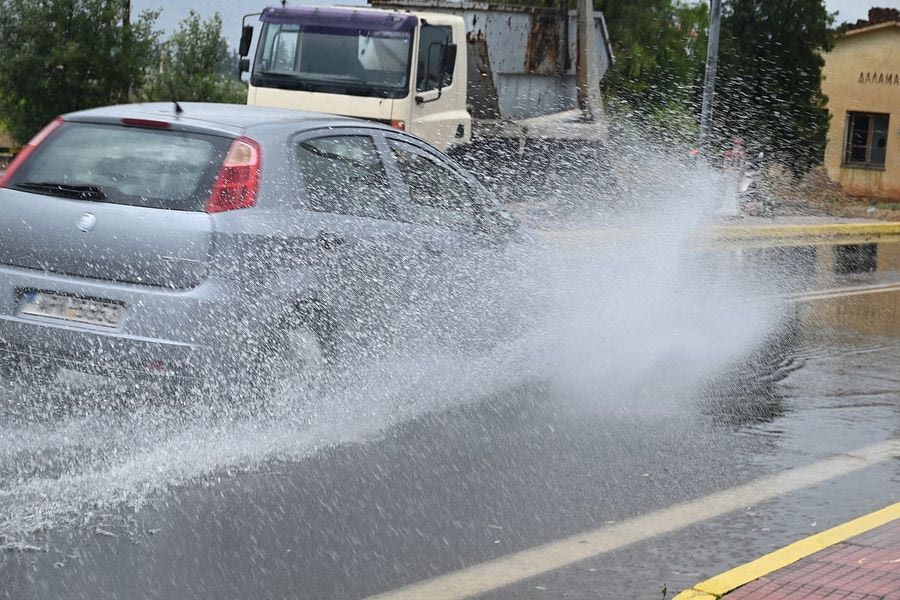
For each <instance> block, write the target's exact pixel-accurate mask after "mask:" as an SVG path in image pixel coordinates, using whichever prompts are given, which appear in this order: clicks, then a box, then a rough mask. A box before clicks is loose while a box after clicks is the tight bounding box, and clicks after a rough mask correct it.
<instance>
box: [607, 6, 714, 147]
mask: <svg viewBox="0 0 900 600" xmlns="http://www.w3.org/2000/svg"><path fill="white" fill-rule="evenodd" d="M595 6H596V8H597V9H599V10H602V11H603V14H604V17H605V18H606V22H607V27H608V28H609V36H610V39H611V41H612V44H613V50H614V51H615V54H616V64H615V65H614V67H613V68H611V69H610V70H609V72H608V73H607V75H606V77H605V79H604V83H603V85H604V91H605V94H606V96H607V99H608V100H609V101H610V102H611V104H612V107H613V108H614V107H615V105H616V104H617V103H622V104H624V105H625V106H626V107H627V109H628V111H629V112H631V113H633V114H635V115H636V116H637V117H638V118H639V119H640V120H642V121H644V122H646V123H649V124H651V125H656V126H657V127H658V129H669V130H671V129H672V128H673V126H674V128H676V129H678V130H679V133H681V134H682V135H683V136H693V135H694V134H695V131H696V128H697V125H696V113H697V112H698V109H697V104H698V101H699V98H700V91H701V85H702V70H703V64H704V62H705V60H706V40H707V29H708V24H709V9H708V7H707V5H706V4H703V3H699V4H694V3H683V2H679V1H675V0H629V1H627V2H626V1H624V0H601V1H597V2H595Z"/></svg>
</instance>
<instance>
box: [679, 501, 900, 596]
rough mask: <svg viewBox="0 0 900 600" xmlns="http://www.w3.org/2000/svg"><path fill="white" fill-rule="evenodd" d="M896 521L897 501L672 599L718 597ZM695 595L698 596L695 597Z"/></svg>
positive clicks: (899, 505) (899, 512)
mask: <svg viewBox="0 0 900 600" xmlns="http://www.w3.org/2000/svg"><path fill="white" fill-rule="evenodd" d="M896 519H900V502H898V503H896V504H892V505H890V506H888V507H886V508H882V509H881V510H877V511H875V512H873V513H869V514H867V515H864V516H862V517H859V518H858V519H854V520H852V521H850V522H848V523H844V524H843V525H838V526H837V527H833V528H831V529H828V530H827V531H823V532H821V533H817V534H815V535H812V536H809V537H808V538H805V539H802V540H800V541H798V542H794V543H793V544H791V545H790V546H785V547H784V548H781V549H780V550H776V551H775V552H772V553H771V554H767V555H765V556H763V557H761V558H758V559H756V560H754V561H752V562H749V563H747V564H744V565H741V566H739V567H735V568H734V569H731V570H730V571H726V572H724V573H722V574H721V575H716V576H715V577H712V578H710V579H707V580H706V581H702V582H700V583H698V584H697V585H695V586H694V587H693V588H691V589H689V590H685V591H683V592H681V593H680V594H678V595H677V596H675V599H674V600H698V599H700V598H720V597H722V596H724V595H725V594H727V593H728V592H730V591H732V590H734V589H737V588H739V587H741V586H742V585H744V584H747V583H750V582H751V581H756V580H757V579H759V578H760V577H763V576H764V575H768V574H769V573H772V572H774V571H777V570H778V569H782V568H784V567H786V566H787V565H789V564H792V563H795V562H797V561H798V560H800V559H801V558H806V557H807V556H809V555H811V554H815V553H816V552H819V551H820V550H824V549H825V548H828V547H829V546H833V545H835V544H837V543H840V542H843V541H845V540H848V539H850V538H852V537H855V536H857V535H860V534H862V533H865V532H867V531H870V530H872V529H875V528H876V527H880V526H881V525H884V524H886V523H890V522H891V521H895V520H896ZM698 594H699V595H698Z"/></svg>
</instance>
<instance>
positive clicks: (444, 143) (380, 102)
mask: <svg viewBox="0 0 900 600" xmlns="http://www.w3.org/2000/svg"><path fill="white" fill-rule="evenodd" d="M259 20H260V21H261V24H262V27H261V30H260V33H259V37H258V41H257V45H256V54H255V57H254V60H253V63H252V68H251V69H250V81H249V84H250V85H249V91H248V96H247V103H248V104H253V105H258V106H271V107H277V108H293V109H299V110H310V111H317V112H327V113H333V114H340V115H346V116H351V117H361V118H366V119H372V120H377V121H381V122H384V123H388V124H391V125H393V126H394V127H397V128H399V129H404V130H406V131H409V132H411V133H414V134H416V135H418V136H420V137H422V138H424V139H427V140H428V141H430V142H431V143H433V144H434V145H436V146H437V147H439V148H441V149H444V150H446V149H449V148H450V147H451V146H453V145H455V144H465V143H468V141H469V139H470V137H471V132H472V117H471V115H470V114H469V112H468V111H467V109H466V73H467V56H466V52H465V43H466V42H465V40H466V31H465V24H464V22H463V19H462V18H461V17H459V16H456V15H452V14H445V13H437V12H435V13H431V12H418V11H417V12H415V13H410V12H401V11H397V10H383V9H373V8H364V7H363V8H358V7H357V8H353V7H314V6H283V7H268V8H266V9H265V10H263V12H262V13H260V15H259ZM250 36H252V29H249V31H248V27H245V28H244V32H243V35H242V39H241V53H242V54H244V55H246V54H247V53H248V51H249V46H250ZM459 47H462V49H463V50H462V51H457V48H459ZM245 66H247V67H249V66H250V65H249V64H247V65H245Z"/></svg>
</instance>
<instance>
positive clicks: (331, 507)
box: [0, 252, 900, 599]
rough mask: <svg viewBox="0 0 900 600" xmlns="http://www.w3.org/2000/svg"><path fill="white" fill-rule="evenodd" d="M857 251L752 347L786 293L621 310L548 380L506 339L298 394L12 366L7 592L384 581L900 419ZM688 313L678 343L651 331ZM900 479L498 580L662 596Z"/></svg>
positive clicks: (770, 469) (865, 440)
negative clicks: (235, 402) (509, 354)
mask: <svg viewBox="0 0 900 600" xmlns="http://www.w3.org/2000/svg"><path fill="white" fill-rule="evenodd" d="M818 256H819V258H818V259H816V260H813V261H812V263H811V264H813V265H816V264H819V262H821V256H822V255H821V254H820V255H818ZM882 256H890V254H889V253H884V252H883V253H882ZM744 258H746V255H745V257H744ZM816 261H819V262H816ZM792 264H796V261H793V262H792ZM832 271H834V270H833V269H832V270H831V271H830V272H832ZM857 271H860V272H856V273H837V274H835V276H834V277H830V278H825V279H823V278H817V277H813V278H812V279H814V280H815V281H816V282H817V284H816V286H813V287H806V288H805V289H800V290H799V291H798V290H787V292H789V293H801V294H802V293H806V294H808V295H809V290H810V289H815V290H816V291H815V293H814V294H812V295H814V296H816V298H815V299H814V300H809V301H797V302H792V303H790V309H785V310H784V311H783V312H784V314H785V315H788V316H789V318H786V319H782V318H781V316H783V315H779V319H778V320H777V323H776V324H775V326H772V327H769V328H766V329H764V330H763V331H764V338H763V339H764V342H763V343H760V344H757V345H754V346H752V347H749V346H747V347H749V348H751V349H750V351H747V352H743V353H737V352H733V353H732V354H733V355H732V354H729V352H730V351H731V350H732V349H733V348H734V345H733V344H729V343H728V340H719V341H715V335H716V334H721V335H723V336H731V337H732V338H739V337H740V336H741V335H745V334H747V332H748V331H753V333H754V335H755V334H758V333H759V331H760V330H759V328H753V327H749V326H739V327H734V326H731V327H728V326H724V325H721V323H720V322H719V321H720V320H721V321H724V320H725V319H729V320H733V321H734V320H737V321H739V319H738V317H740V316H744V317H745V318H746V319H747V320H748V322H751V323H752V322H755V320H758V319H757V317H758V315H759V314H765V313H766V311H767V310H774V309H773V308H772V306H771V305H769V304H762V303H760V304H754V303H752V302H747V301H745V302H744V303H743V304H741V303H738V304H734V305H733V306H736V307H737V308H734V309H732V308H729V309H728V310H723V311H722V312H721V313H720V314H714V312H713V311H706V312H702V313H700V314H698V313H697V312H696V311H687V312H686V313H684V314H686V315H687V316H688V317H690V319H687V318H685V319H680V318H679V319H675V318H672V317H671V316H668V315H666V314H665V313H664V311H663V312H652V311H651V312H644V313H641V312H640V311H639V312H638V313H636V314H643V315H644V316H641V317H640V318H636V319H634V320H629V316H628V315H629V314H631V313H627V312H626V311H618V312H617V314H618V319H617V320H616V321H614V322H613V325H610V322H604V327H605V328H606V329H605V331H608V332H611V335H610V338H611V340H612V341H610V340H607V341H606V342H604V344H603V346H602V348H601V350H602V354H601V355H602V356H604V357H608V356H610V355H614V354H615V353H616V352H620V353H623V354H624V355H625V359H624V360H615V359H613V358H608V359H606V361H607V362H604V363H602V364H600V363H597V364H595V365H594V366H595V367H596V370H595V372H593V374H592V375H591V376H590V377H580V376H579V377H574V376H572V375H573V373H577V371H578V369H579V368H581V367H584V366H586V363H582V362H581V361H580V360H579V356H578V352H577V350H582V351H583V350H584V349H585V346H583V345H578V346H571V347H567V349H568V350H569V354H568V355H566V360H565V363H566V365H567V366H569V367H570V368H568V369H566V370H565V371H558V372H557V373H556V374H557V375H559V374H564V375H566V376H565V377H556V378H555V379H554V380H553V381H550V382H548V381H546V380H543V381H542V380H539V379H536V380H529V378H527V377H522V376H520V374H519V373H515V372H514V370H515V368H516V364H515V363H504V364H503V366H502V368H501V367H499V366H498V365H499V364H500V363H498V362H497V361H496V360H492V359H491V358H490V357H489V355H485V356H484V357H483V360H480V361H473V360H471V358H472V357H466V358H467V360H463V359H460V360H459V362H458V364H457V363H454V362H453V361H452V360H451V359H449V358H448V357H442V359H441V360H435V361H429V360H427V358H423V357H421V356H419V357H417V360H416V361H415V367H416V368H415V370H414V372H413V371H411V370H406V371H404V369H403V366H402V364H403V361H400V362H398V364H395V365H385V364H382V365H379V368H377V369H373V370H372V371H370V372H368V373H367V374H366V376H365V377H362V376H361V378H360V380H359V381H358V382H356V383H355V384H354V385H355V387H354V385H351V386H350V388H348V389H350V390H351V391H346V392H345V393H344V394H343V395H341V396H340V398H339V399H340V401H335V397H334V396H332V397H331V398H330V400H331V401H330V403H329V404H328V405H327V406H321V405H315V404H311V405H309V406H305V407H303V408H302V409H297V407H296V406H291V407H290V409H289V410H287V409H285V408H284V407H283V406H279V404H278V403H277V402H275V403H273V402H263V403H261V404H260V405H259V406H258V407H255V408H254V407H251V408H254V411H248V409H247V407H241V410H237V409H235V408H234V407H230V406H228V405H222V404H221V403H217V402H216V401H215V399H207V401H205V402H194V403H191V404H188V405H184V404H183V403H181V402H178V401H177V400H175V399H172V398H171V397H165V396H160V395H157V396H154V395H153V394H152V393H149V392H147V389H146V388H145V387H141V386H139V385H137V384H127V383H118V384H117V383H111V382H106V381H99V380H94V379H91V378H87V377H81V376H75V375H69V376H68V377H66V378H64V380H63V382H62V383H61V384H60V385H57V386H55V387H54V388H53V389H52V391H50V392H46V393H37V392H35V391H33V390H31V389H27V388H24V387H7V388H6V389H5V390H4V394H5V398H6V399H7V401H6V403H5V404H4V406H3V408H2V410H3V438H4V440H5V441H4V444H3V446H2V448H0V508H2V511H0V538H2V539H0V542H2V545H3V547H4V550H5V551H4V552H3V553H2V554H0V597H5V598H17V599H19V598H63V597H65V598H92V599H93V598H176V597H197V598H201V597H219V598H246V597H253V598H364V597H367V596H370V595H373V594H378V593H389V592H390V591H391V590H395V589H397V588H400V587H402V586H406V585H409V584H413V583H416V582H421V581H425V580H429V579H431V578H434V577H437V576H440V575H444V574H447V573H451V572H454V571H457V570H460V569H465V568H467V567H471V566H473V565H480V564H483V563H485V561H491V560H496V559H502V558H503V557H507V556H509V555H511V554H512V553H515V552H519V551H522V550H525V549H532V548H535V547H537V546H540V545H541V544H548V543H551V542H555V541H556V540H560V539H563V538H566V537H568V536H573V535H578V534H579V533H581V532H586V531H593V530H596V529H597V528H603V527H606V526H610V527H611V526H614V525H616V524H622V523H629V522H630V521H631V520H633V519H635V518H637V517H641V516H642V515H648V514H652V513H653V512H654V511H659V510H661V509H665V508H667V507H671V506H673V505H676V504H678V503H690V502H702V501H703V499H704V498H706V497H708V496H709V495H710V494H713V493H715V492H720V491H722V490H730V489H733V488H736V486H740V485H742V484H747V483H748V482H753V481H756V480H759V479H760V478H763V477H766V476H769V475H773V474H778V473H782V472H786V471H789V470H791V469H795V468H798V467H802V466H806V465H813V464H817V463H818V462H820V461H822V460H825V459H828V458H830V457H834V456H836V455H841V454H842V453H847V452H853V451H856V450H857V449H860V448H865V447H869V446H872V445H874V444H878V443H882V442H891V441H896V440H897V439H898V438H900V375H898V373H900V326H898V325H900V292H897V291H883V290H882V291H878V290H875V291H873V290H871V289H869V290H868V292H866V293H864V294H850V295H848V294H846V293H845V292H840V290H845V289H847V288H848V287H853V286H856V287H859V286H863V287H864V286H873V285H875V286H878V285H887V286H890V285H891V284H892V282H894V281H896V276H895V274H894V273H893V271H892V270H891V269H887V268H884V269H874V270H872V272H868V273H864V272H861V271H863V270H862V269H857ZM795 281H796V280H795ZM627 291H629V290H623V294H624V292H627ZM781 291H782V292H785V290H781ZM586 298H587V295H584V296H583V297H582V298H580V299H576V302H581V301H584V300H585V299H586ZM603 299H604V300H605V301H606V302H607V305H608V306H613V307H615V306H618V305H617V304H616V303H617V302H619V301H620V300H621V301H622V302H623V305H624V302H625V300H624V298H622V299H619V298H618V297H617V293H616V292H615V291H612V292H609V293H608V294H607V295H606V296H604V297H603ZM653 300H654V297H653V296H652V294H651V295H648V297H647V298H645V299H644V302H643V303H641V305H642V306H643V305H644V304H645V303H650V302H652V301H653ZM673 305H675V306H677V303H673ZM689 305H690V306H691V307H701V308H702V307H703V306H704V305H703V303H702V302H701V301H700V300H696V299H695V298H693V297H692V296H691V303H689ZM729 306H732V305H729ZM779 310H780V309H779ZM673 314H674V313H673ZM661 315H662V316H661ZM681 316H683V315H681ZM692 319H693V320H696V322H697V323H702V324H707V323H712V324H713V326H710V327H705V326H703V327H701V326H698V325H696V323H694V321H693V320H692ZM660 323H667V324H669V329H666V328H664V327H662V328H661V327H660ZM673 323H677V327H676V326H675V325H673ZM590 326H591V323H590V321H579V322H574V323H572V324H571V326H570V328H568V329H565V330H564V331H565V333H566V335H567V336H568V337H569V338H572V339H577V338H578V337H579V330H585V328H587V330H590ZM649 333H655V334H657V335H654V336H651V335H649ZM612 334H615V335H612ZM669 337H671V338H672V339H673V340H676V339H677V340H679V344H677V345H672V344H670V343H663V342H658V343H656V344H655V345H654V344H651V343H650V342H648V341H647V340H657V341H658V340H667V339H668V338H669ZM694 338H696V339H694ZM624 339H630V340H632V342H631V343H632V347H630V348H629V347H626V346H625V345H622V346H621V347H618V346H617V345H616V343H615V342H616V341H617V340H618V341H621V340H624ZM700 348H703V349H705V350H704V351H702V352H701V351H700V350H698V349H700ZM654 349H658V350H660V352H659V353H658V354H654V352H655V351H656V350H654ZM673 349H675V350H674V351H673ZM663 350H666V351H667V352H662V351H663ZM638 351H640V352H642V353H643V354H645V355H651V356H652V360H643V361H642V360H641V359H640V358H639V357H638V356H637V354H635V355H634V356H631V355H630V354H629V352H635V353H637V352H638ZM717 354H718V355H717ZM688 363H690V364H692V365H697V364H700V366H699V367H698V366H694V367H692V368H690V369H688V368H686V366H685V365H686V364H688ZM406 364H409V363H408V361H407V363H406ZM624 365H629V366H630V367H631V368H632V369H633V372H629V370H628V369H624V368H620V367H622V366H624ZM703 365H706V367H708V368H706V367H703ZM531 367H532V368H533V369H534V370H535V371H538V372H540V369H538V368H537V366H536V365H532V366H531ZM701 367H703V368H701ZM498 372H500V373H501V375H502V376H499V377H498ZM614 372H616V373H620V375H619V376H613V375H610V374H611V373H614ZM622 373H624V375H622ZM604 378H605V379H604ZM351 388H352V389H351ZM449 391H452V396H448V393H449ZM154 393H155V392H154ZM248 412H252V413H253V414H254V415H255V417H254V418H252V419H248V418H246V415H247V414H248ZM898 498H900V462H898V461H897V460H896V459H893V460H888V461H880V462H878V463H877V464H873V465H871V466H867V467H866V468H860V469H858V470H854V471H853V472H847V473H844V474H841V475H840V476H836V477H833V478H829V479H827V480H826V481H824V482H822V483H819V484H817V485H813V486H809V487H803V488H802V489H797V490H794V491H792V492H790V493H785V494H780V495H776V496H775V497H773V498H771V499H770V500H767V501H765V502H761V503H755V502H748V503H747V505H746V506H744V507H742V508H741V509H740V510H736V511H731V512H728V513H727V514H723V515H721V516H719V517H716V518H713V519H711V520H705V521H702V520H701V521H698V522H696V523H691V524H690V525H689V526H686V527H683V528H679V529H677V530H674V531H665V532H662V533H661V534H660V535H656V534H655V533H654V532H653V531H649V532H647V537H646V539H643V540H642V541H639V542H636V543H633V544H630V545H626V546H624V547H621V548H616V549H613V550H610V551H609V552H604V553H602V554H599V555H597V556H596V557H593V558H591V559H589V560H585V561H581V562H577V563H575V564H573V565H570V566H567V567H565V568H562V569H557V570H552V571H550V572H548V573H544V574H541V575H539V576H537V577H533V578H528V579H525V580H523V581H520V582H518V583H514V584H512V585H509V586H504V587H502V588H499V589H493V588H492V587H491V586H490V584H487V585H486V586H484V587H483V588H482V589H483V593H484V594H485V595H484V597H489V598H546V597H566V598H611V597H616V598H659V597H661V589H662V587H663V586H664V585H665V586H667V589H668V590H669V591H670V593H671V592H674V591H677V590H678V589H681V588H683V587H686V586H688V585H690V584H692V583H693V582H695V581H697V580H699V579H702V578H704V577H705V576H707V575H711V574H713V573H716V572H719V571H721V570H723V569H724V568H727V567H729V566H732V565H734V564H739V563H741V562H745V561H746V560H749V559H752V558H755V557H756V556H758V555H760V554H762V553H765V552H768V551H770V550H772V549H774V548H776V547H779V546H781V545H784V544H785V543H788V542H791V541H793V540H795V539H797V538H799V537H802V536H804V535H808V534H810V533H814V532H816V531H820V530H823V529H826V528H828V527H830V526H833V525H835V524H837V523H840V522H842V521H844V520H847V519H849V518H852V517H854V516H857V515H859V514H862V513H865V512H868V511H871V510H873V509H876V508H880V507H882V506H884V505H886V504H888V503H890V502H893V501H897V500H898ZM687 506H692V505H691V504H688V505H687ZM387 597H390V595H388V596H387ZM447 597H457V596H452V595H451V596H447Z"/></svg>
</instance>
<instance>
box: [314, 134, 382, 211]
mask: <svg viewBox="0 0 900 600" xmlns="http://www.w3.org/2000/svg"><path fill="white" fill-rule="evenodd" d="M297 162H298V164H299V166H300V173H301V175H302V177H303V182H304V184H305V190H306V196H305V198H304V204H305V205H306V206H307V207H308V208H310V209H311V210H315V211H319V212H330V213H338V214H343V215H355V216H359V217H370V218H375V219H388V218H391V217H392V215H393V212H392V210H391V205H390V194H391V191H390V185H389V183H388V180H387V175H386V173H385V169H384V164H383V162H382V160H381V155H380V154H379V152H378V150H377V149H376V148H375V142H374V141H373V140H372V138H371V137H369V136H365V135H341V136H329V137H320V138H313V139H309V140H305V141H303V142H300V144H299V145H298V146H297Z"/></svg>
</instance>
